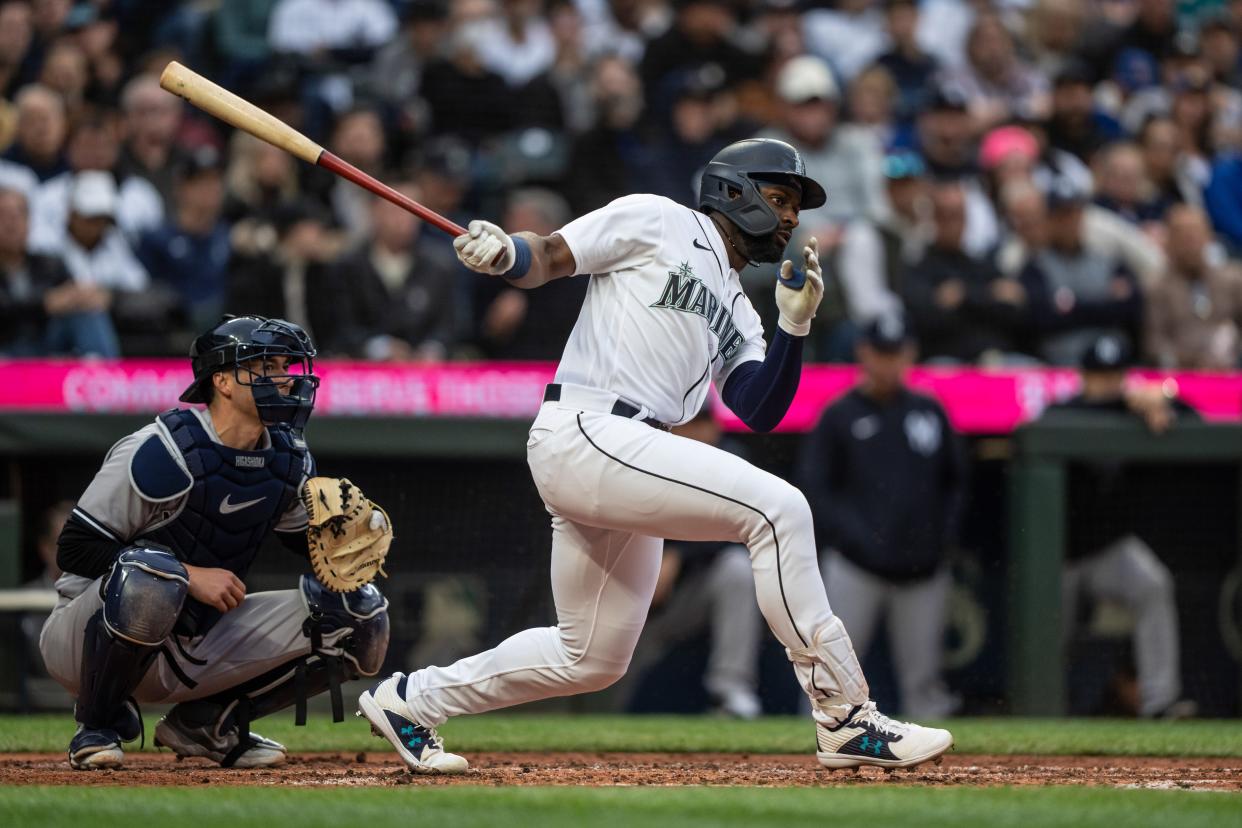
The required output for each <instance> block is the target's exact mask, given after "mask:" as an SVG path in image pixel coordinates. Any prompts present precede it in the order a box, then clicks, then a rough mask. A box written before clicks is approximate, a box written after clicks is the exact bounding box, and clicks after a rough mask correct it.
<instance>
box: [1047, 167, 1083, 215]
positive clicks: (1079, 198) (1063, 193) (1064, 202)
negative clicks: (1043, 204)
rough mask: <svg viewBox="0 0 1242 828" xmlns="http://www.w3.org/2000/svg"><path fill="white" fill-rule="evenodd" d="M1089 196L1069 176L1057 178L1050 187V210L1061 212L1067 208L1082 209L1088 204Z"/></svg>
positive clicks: (1050, 183)
mask: <svg viewBox="0 0 1242 828" xmlns="http://www.w3.org/2000/svg"><path fill="white" fill-rule="evenodd" d="M1089 195H1090V194H1089V193H1087V191H1086V190H1084V189H1083V188H1082V187H1081V186H1079V185H1078V183H1077V182H1075V181H1074V180H1073V179H1072V178H1070V177H1069V176H1065V175H1061V176H1057V177H1056V178H1054V179H1052V181H1051V182H1049V185H1048V193H1047V196H1048V209H1049V210H1059V209H1063V208H1067V207H1081V206H1082V205H1083V204H1086V203H1087V200H1088V197H1089Z"/></svg>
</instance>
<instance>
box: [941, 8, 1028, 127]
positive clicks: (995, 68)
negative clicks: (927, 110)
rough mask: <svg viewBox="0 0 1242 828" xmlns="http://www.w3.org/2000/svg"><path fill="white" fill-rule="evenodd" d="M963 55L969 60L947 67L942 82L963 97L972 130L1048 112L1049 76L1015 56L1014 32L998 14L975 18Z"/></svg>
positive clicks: (1026, 118)
mask: <svg viewBox="0 0 1242 828" xmlns="http://www.w3.org/2000/svg"><path fill="white" fill-rule="evenodd" d="M966 57H967V63H965V64H963V65H961V66H959V67H957V68H956V69H951V70H949V72H948V73H947V74H946V75H945V78H944V79H943V81H942V83H944V84H945V85H946V86H948V87H949V88H952V89H953V90H954V91H955V92H957V94H960V95H962V96H963V97H964V98H965V99H966V101H967V105H968V107H969V111H970V115H971V117H972V118H973V119H974V122H975V129H976V130H978V131H982V130H985V129H990V128H991V127H994V126H997V125H999V124H1002V123H1004V122H1006V121H1009V120H1012V119H1014V118H1022V119H1024V120H1042V119H1043V118H1045V117H1047V115H1048V112H1049V109H1050V103H1051V102H1050V100H1049V96H1048V80H1047V78H1045V77H1044V76H1042V75H1040V74H1039V73H1038V72H1036V71H1035V70H1034V69H1032V68H1031V67H1030V66H1028V65H1027V64H1026V63H1024V62H1023V61H1022V59H1021V58H1020V57H1019V56H1018V51H1017V48H1016V47H1015V45H1014V42H1013V35H1011V34H1010V33H1009V30H1008V29H1006V28H1005V24H1004V23H1002V22H1001V19H1000V17H998V16H996V15H992V14H985V15H982V16H980V17H979V18H977V19H976V20H975V24H974V26H973V27H972V28H971V30H970V36H969V37H968V38H967V40H966Z"/></svg>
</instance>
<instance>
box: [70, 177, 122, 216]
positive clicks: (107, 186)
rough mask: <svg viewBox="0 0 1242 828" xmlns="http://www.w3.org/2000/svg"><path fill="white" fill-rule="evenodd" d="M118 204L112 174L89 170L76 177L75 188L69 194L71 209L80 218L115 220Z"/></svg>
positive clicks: (74, 180) (74, 179)
mask: <svg viewBox="0 0 1242 828" xmlns="http://www.w3.org/2000/svg"><path fill="white" fill-rule="evenodd" d="M116 203H117V192H116V181H115V180H114V179H113V178H112V173H110V172H104V171H102V170H87V171H85V172H80V173H78V174H77V175H75V176H74V178H73V188H72V191H71V192H70V194H69V209H70V210H72V211H73V212H75V213H77V214H78V215H79V216H85V217H87V218H98V217H101V216H103V217H107V218H113V217H114V216H115V215H116Z"/></svg>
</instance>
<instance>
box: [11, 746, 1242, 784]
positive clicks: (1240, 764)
mask: <svg viewBox="0 0 1242 828" xmlns="http://www.w3.org/2000/svg"><path fill="white" fill-rule="evenodd" d="M470 761H471V764H472V767H471V770H470V771H469V772H468V773H466V774H465V775H463V776H456V777H444V776H423V775H415V774H410V773H407V772H406V771H405V770H404V767H403V766H402V765H400V763H398V762H397V761H396V760H395V758H394V757H393V755H392V754H390V753H365V754H363V753H359V754H357V755H347V754H340V753H335V754H303V755H299V756H293V757H291V758H290V761H289V762H288V764H286V765H284V766H283V767H280V768H273V769H270V770H225V769H223V768H219V767H216V766H215V765H214V764H212V763H210V762H208V761H206V760H199V759H189V760H184V761H178V760H177V759H176V757H174V756H172V755H171V754H168V753H133V754H130V755H129V756H127V757H126V767H125V768H124V769H122V770H118V771H91V772H79V771H73V770H71V769H70V768H69V765H68V763H67V762H66V761H65V757H64V755H63V754H42V753H40V754H33V753H14V754H0V785H77V786H80V785H119V786H130V785H169V786H172V785H187V786H193V785H285V786H290V785H292V786H299V785H301V786H351V787H366V786H381V787H386V786H394V785H496V786H500V785H586V786H637V785H656V786H660V785H742V786H768V787H770V786H812V785H824V786H848V785H883V784H893V785H919V786H945V785H975V786H987V787H990V786H996V785H1102V786H1109V787H1136V788H1173V789H1192V790H1227V791H1237V790H1242V759H1201V758H1200V759H1178V758H1154V757H1116V756H1107V757H1104V756H978V755H975V756H972V755H965V754H958V755H950V756H948V757H946V758H945V761H944V763H943V764H942V765H932V764H927V765H923V766H922V767H920V768H918V769H916V770H913V771H903V770H899V771H896V772H894V773H892V774H887V773H885V772H883V771H881V770H879V769H875V768H866V769H863V770H861V771H859V772H857V773H855V772H854V771H850V770H839V771H828V770H825V769H823V768H821V767H819V765H818V764H817V763H816V761H815V757H814V756H810V755H794V756H786V755H760V754H719V753H478V754H473V755H471V756H470Z"/></svg>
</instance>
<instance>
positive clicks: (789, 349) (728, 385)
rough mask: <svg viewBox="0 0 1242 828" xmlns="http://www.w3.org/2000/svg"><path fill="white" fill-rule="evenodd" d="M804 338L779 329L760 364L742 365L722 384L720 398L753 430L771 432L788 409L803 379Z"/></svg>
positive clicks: (753, 362)
mask: <svg viewBox="0 0 1242 828" xmlns="http://www.w3.org/2000/svg"><path fill="white" fill-rule="evenodd" d="M804 339H805V337H801V336H790V335H789V334H787V333H786V332H785V331H784V330H781V329H780V328H778V329H777V331H776V333H775V335H773V337H772V344H771V345H770V346H769V347H768V352H767V354H766V355H765V356H764V358H763V362H759V361H757V360H752V361H750V362H743V363H742V364H741V365H739V366H737V367H736V368H734V369H733V373H731V374H730V375H729V379H728V380H726V381H725V386H724V388H723V389H722V390H721V392H720V396H721V397H722V398H723V399H724V402H725V405H727V406H729V409H730V410H731V411H732V412H733V413H734V414H736V415H737V416H738V417H739V418H741V420H742V422H744V423H746V426H747V427H748V428H750V429H751V430H752V431H771V430H772V429H774V428H776V426H777V425H779V424H780V421H781V420H782V419H783V418H784V416H785V412H786V411H788V410H789V405H790V403H792V402H793V398H794V394H796V393H797V391H798V381H799V379H801V377H802V341H803V340H804Z"/></svg>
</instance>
